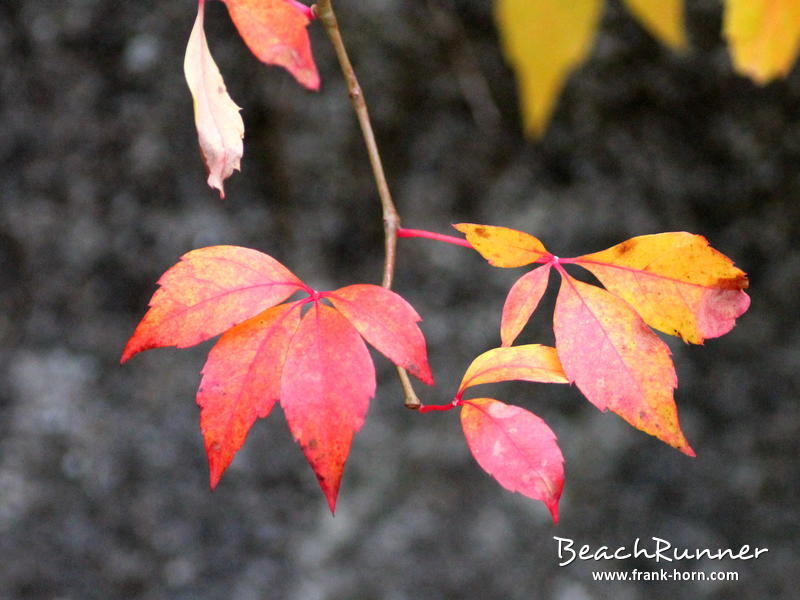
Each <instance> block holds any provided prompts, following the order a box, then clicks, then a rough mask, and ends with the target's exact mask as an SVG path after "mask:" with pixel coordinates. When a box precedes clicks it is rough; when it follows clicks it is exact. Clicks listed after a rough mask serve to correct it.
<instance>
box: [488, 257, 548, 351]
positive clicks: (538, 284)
mask: <svg viewBox="0 0 800 600" xmlns="http://www.w3.org/2000/svg"><path fill="white" fill-rule="evenodd" d="M549 277H550V265H549V264H546V265H544V266H542V267H539V268H537V269H533V270H532V271H529V272H528V273H525V275H523V276H522V277H520V278H519V279H518V280H517V281H516V283H514V285H513V286H511V289H510V290H509V292H508V296H506V302H505V304H504V305H503V318H502V320H501V322H500V339H501V340H502V341H503V346H510V345H511V344H513V343H514V340H516V339H517V336H518V335H519V333H520V331H522V329H523V327H525V324H526V323H527V322H528V320H529V319H530V318H531V315H532V314H533V311H535V310H536V307H537V306H539V301H540V300H541V299H542V295H543V294H544V292H545V290H546V289H547V281H548V279H549Z"/></svg>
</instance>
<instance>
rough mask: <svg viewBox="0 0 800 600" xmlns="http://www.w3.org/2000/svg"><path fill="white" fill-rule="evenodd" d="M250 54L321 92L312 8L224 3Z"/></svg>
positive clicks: (278, 0)
mask: <svg viewBox="0 0 800 600" xmlns="http://www.w3.org/2000/svg"><path fill="white" fill-rule="evenodd" d="M224 2H225V5H226V6H227V7H228V12H229V13H230V16H231V20H232V21H233V24H234V25H236V29H238V30H239V34H240V35H241V36H242V39H243V40H244V41H245V43H246V44H247V46H248V48H250V51H251V52H252V53H253V54H254V55H255V56H256V57H257V58H258V59H259V60H260V61H262V62H265V63H267V64H271V65H277V66H281V67H283V68H285V69H286V70H287V71H289V72H290V73H291V74H292V75H293V76H294V77H295V79H297V81H298V83H300V84H301V85H303V86H305V87H307V88H308V89H310V90H317V89H319V74H318V73H317V66H316V64H315V63H314V57H313V56H312V54H311V42H310V41H309V39H308V31H307V29H306V27H307V25H308V24H309V22H310V17H311V11H310V9H309V7H307V6H305V5H303V4H301V3H300V2H293V1H291V0H224Z"/></svg>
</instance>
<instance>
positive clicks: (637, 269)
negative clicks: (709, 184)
mask: <svg viewBox="0 0 800 600" xmlns="http://www.w3.org/2000/svg"><path fill="white" fill-rule="evenodd" d="M576 262H577V264H579V265H581V266H582V267H584V268H586V269H588V270H589V271H591V272H592V273H593V274H594V275H595V276H596V277H597V278H598V279H599V280H600V282H601V283H602V284H603V285H604V286H605V287H606V289H608V290H609V291H610V292H611V293H613V294H615V295H617V296H619V297H620V298H623V299H624V300H625V301H627V302H628V304H630V305H631V306H632V307H633V308H634V309H636V311H637V312H638V313H639V315H641V317H642V318H643V319H644V320H645V321H646V322H647V324H648V325H650V326H651V327H654V328H656V329H658V330H659V331H663V332H664V333H668V334H670V335H678V336H680V337H681V338H683V339H684V340H685V341H687V342H692V343H694V344H700V343H702V342H703V340H704V339H706V338H713V337H719V336H721V335H724V334H725V333H727V332H728V331H730V330H731V329H732V328H733V326H734V325H735V323H736V318H737V317H739V316H741V315H742V314H743V313H744V312H745V311H746V310H747V308H748V306H749V305H750V297H749V296H748V295H747V294H746V293H745V292H744V291H743V290H744V289H746V288H747V286H748V281H747V277H746V276H745V274H744V272H742V271H741V270H739V269H737V268H736V267H735V266H733V261H731V260H730V259H729V258H728V257H726V256H725V255H724V254H722V253H720V252H718V251H716V250H714V249H713V248H711V247H710V246H709V245H708V241H707V240H706V239H705V238H704V237H703V236H700V235H693V234H691V233H686V232H673V233H659V234H655V235H643V236H639V237H634V238H631V239H629V240H627V241H625V242H622V243H621V244H617V245H616V246H613V247H611V248H609V249H607V250H603V251H601V252H596V253H594V254H587V255H585V256H581V257H578V258H577V259H576Z"/></svg>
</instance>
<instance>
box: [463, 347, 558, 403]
mask: <svg viewBox="0 0 800 600" xmlns="http://www.w3.org/2000/svg"><path fill="white" fill-rule="evenodd" d="M513 380H518V381H538V382H542V383H569V382H568V381H567V376H566V375H564V370H563V369H562V367H561V362H560V361H559V360H558V355H557V354H556V349H555V348H551V347H550V346H540V345H539V344H526V345H524V346H513V347H511V348H494V349H492V350H489V351H487V352H484V353H483V354H481V355H480V356H478V357H477V358H476V359H475V360H473V361H472V364H470V366H469V367H468V368H467V371H466V373H464V377H463V378H462V379H461V385H460V386H459V387H458V392H459V394H460V393H461V392H463V391H464V390H465V389H467V388H469V387H472V386H474V385H481V384H483V383H497V382H500V381H513Z"/></svg>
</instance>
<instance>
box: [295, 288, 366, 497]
mask: <svg viewBox="0 0 800 600" xmlns="http://www.w3.org/2000/svg"><path fill="white" fill-rule="evenodd" d="M374 395H375V368H374V367H373V365H372V360H371V358H370V355H369V351H368V350H367V347H366V345H365V344H364V341H363V340H362V339H361V336H360V335H359V334H358V332H357V331H356V330H355V328H354V327H353V326H352V325H351V324H350V322H349V321H348V320H347V319H345V318H344V317H343V316H342V315H340V314H339V313H338V312H337V311H336V310H335V309H333V308H331V307H329V306H325V305H324V304H321V303H319V302H315V303H314V306H313V308H312V309H311V310H309V311H308V312H307V313H306V314H305V316H304V317H303V319H302V321H301V322H300V327H299V328H298V329H297V332H296V333H295V335H294V338H293V339H292V342H291V344H290V346H289V353H288V355H287V356H286V362H285V363H284V366H283V376H282V380H281V406H282V407H283V410H284V412H285V413H286V420H287V422H288V424H289V429H290V430H291V431H292V435H293V436H294V439H295V440H297V442H298V443H299V444H300V447H301V448H302V449H303V453H304V454H305V455H306V459H307V460H308V462H309V463H310V464H311V468H312V469H313V470H314V473H316V475H317V479H318V480H319V485H320V487H321V488H322V492H323V493H324V494H325V497H326V498H327V499H328V504H329V506H330V509H331V512H334V510H335V508H336V497H337V495H338V493H339V484H340V483H341V479H342V473H343V471H344V465H345V461H346V460H347V455H348V454H349V452H350V443H351V442H352V439H353V435H354V434H355V432H356V431H358V430H359V429H360V428H361V425H362V424H363V423H364V417H365V416H366V414H367V408H368V407H369V401H370V399H371V398H372V397H373V396H374Z"/></svg>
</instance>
